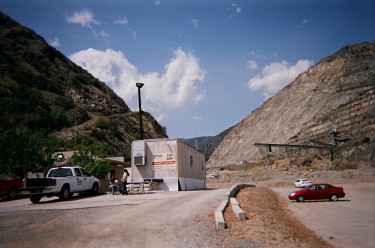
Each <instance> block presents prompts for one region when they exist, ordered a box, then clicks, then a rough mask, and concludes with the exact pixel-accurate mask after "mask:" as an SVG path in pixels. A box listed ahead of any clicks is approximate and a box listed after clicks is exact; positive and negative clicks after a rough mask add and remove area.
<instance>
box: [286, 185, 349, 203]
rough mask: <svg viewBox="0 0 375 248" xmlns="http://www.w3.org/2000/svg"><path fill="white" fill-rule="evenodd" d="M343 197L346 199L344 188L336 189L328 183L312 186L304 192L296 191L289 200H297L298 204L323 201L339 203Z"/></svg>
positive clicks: (290, 195)
mask: <svg viewBox="0 0 375 248" xmlns="http://www.w3.org/2000/svg"><path fill="white" fill-rule="evenodd" d="M343 197H345V192H344V189H343V188H342V187H335V186H333V185H331V184H326V183H320V184H312V185H310V186H307V187H306V188H305V189H304V190H299V191H294V192H292V193H290V194H289V200H296V201H297V202H303V201H305V200H323V199H327V200H330V201H337V200H338V199H339V198H343Z"/></svg>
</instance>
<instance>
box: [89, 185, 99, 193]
mask: <svg viewBox="0 0 375 248" xmlns="http://www.w3.org/2000/svg"><path fill="white" fill-rule="evenodd" d="M98 192H99V185H98V184H97V183H94V184H93V185H92V188H91V194H92V195H97V194H98Z"/></svg>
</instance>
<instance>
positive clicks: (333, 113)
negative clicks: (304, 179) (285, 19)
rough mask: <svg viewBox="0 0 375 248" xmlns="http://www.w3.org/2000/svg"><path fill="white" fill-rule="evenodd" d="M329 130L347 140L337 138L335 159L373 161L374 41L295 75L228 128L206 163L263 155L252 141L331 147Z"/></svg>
mask: <svg viewBox="0 0 375 248" xmlns="http://www.w3.org/2000/svg"><path fill="white" fill-rule="evenodd" d="M330 132H339V135H341V136H338V135H336V138H337V137H341V138H348V139H350V140H349V142H347V143H346V144H344V143H341V142H337V144H336V146H335V147H334V149H333V153H334V158H335V159H346V160H352V161H374V160H375V43H362V44H357V45H348V46H346V47H344V48H342V49H341V50H339V51H338V52H337V53H335V54H334V55H332V56H329V57H327V58H325V59H323V60H321V61H320V62H319V63H317V64H316V65H315V66H313V67H311V68H310V69H308V70H307V71H306V72H304V73H302V74H300V75H299V76H298V77H297V78H296V79H295V80H294V81H293V82H292V83H290V84H289V85H287V86H286V87H284V88H283V89H282V90H281V91H279V92H278V93H277V94H276V95H275V96H274V97H272V98H270V99H268V100H267V101H266V102H265V103H264V104H263V105H262V106H261V107H259V108H258V109H256V110H254V111H253V112H252V113H251V114H250V115H249V116H248V117H247V118H245V119H244V120H242V121H241V122H240V123H238V124H237V125H236V126H235V127H234V128H232V129H231V131H230V132H229V133H228V134H227V135H226V137H225V138H224V140H223V141H222V142H221V143H220V145H219V146H218V147H217V148H216V149H215V151H214V153H213V154H212V155H211V157H210V159H209V161H208V167H210V166H225V165H230V164H236V163H239V162H240V161H244V160H247V161H251V160H257V159H263V156H262V154H261V152H260V150H259V149H258V148H257V147H256V146H255V145H254V144H255V143H257V142H258V143H272V144H274V143H276V144H304V145H314V144H313V143H312V142H311V140H315V141H318V142H321V143H325V144H332V145H333V143H332V141H331V139H330V137H329V133H330ZM279 150H281V149H279ZM264 152H270V151H264ZM287 153H288V152H287V151H286V150H285V149H284V150H283V151H279V155H284V157H287V156H288V154H287ZM263 155H264V154H263Z"/></svg>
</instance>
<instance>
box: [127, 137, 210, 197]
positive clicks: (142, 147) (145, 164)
mask: <svg viewBox="0 0 375 248" xmlns="http://www.w3.org/2000/svg"><path fill="white" fill-rule="evenodd" d="M131 171H132V178H133V181H139V182H142V181H144V180H146V181H150V180H152V181H153V182H157V183H155V184H153V188H154V189H157V190H166V191H179V190H196V189H204V188H205V187H206V164H205V157H204V154H203V153H201V152H200V151H197V150H196V149H195V148H194V147H192V146H190V145H188V144H186V143H184V142H182V141H181V140H179V139H168V138H167V139H149V140H137V141H133V143H132V170H131Z"/></svg>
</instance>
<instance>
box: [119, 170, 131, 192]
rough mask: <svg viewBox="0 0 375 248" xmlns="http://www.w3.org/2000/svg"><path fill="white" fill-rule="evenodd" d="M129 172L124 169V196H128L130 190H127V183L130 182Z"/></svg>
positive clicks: (122, 180) (122, 179)
mask: <svg viewBox="0 0 375 248" xmlns="http://www.w3.org/2000/svg"><path fill="white" fill-rule="evenodd" d="M128 177H129V172H128V170H127V169H124V175H123V176H122V178H121V182H122V195H124V194H126V195H127V194H128V190H127V189H126V183H127V182H128Z"/></svg>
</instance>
